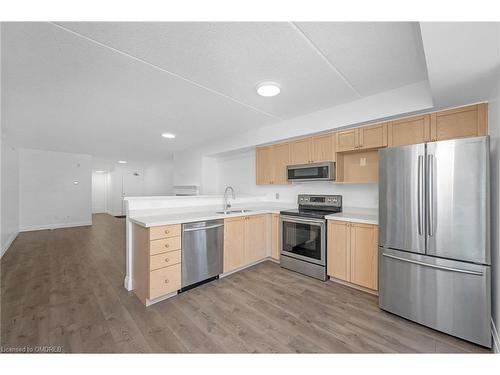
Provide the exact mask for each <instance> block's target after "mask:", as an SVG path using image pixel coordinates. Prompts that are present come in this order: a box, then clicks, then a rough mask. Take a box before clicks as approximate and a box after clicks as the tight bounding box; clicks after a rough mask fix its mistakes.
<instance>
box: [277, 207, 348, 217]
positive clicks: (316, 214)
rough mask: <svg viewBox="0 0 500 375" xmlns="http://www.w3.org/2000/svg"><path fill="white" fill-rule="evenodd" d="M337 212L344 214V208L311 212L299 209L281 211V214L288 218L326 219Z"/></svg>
mask: <svg viewBox="0 0 500 375" xmlns="http://www.w3.org/2000/svg"><path fill="white" fill-rule="evenodd" d="M337 212H342V207H339V208H338V209H335V210H311V209H300V208H298V209H295V210H287V211H280V214H281V215H288V216H301V217H312V218H315V219H324V218H325V216H327V215H331V214H334V213H337Z"/></svg>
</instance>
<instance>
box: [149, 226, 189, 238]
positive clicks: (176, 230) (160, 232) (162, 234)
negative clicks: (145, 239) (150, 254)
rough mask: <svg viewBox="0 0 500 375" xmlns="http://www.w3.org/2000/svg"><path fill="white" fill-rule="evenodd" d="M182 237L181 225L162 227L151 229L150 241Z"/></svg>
mask: <svg viewBox="0 0 500 375" xmlns="http://www.w3.org/2000/svg"><path fill="white" fill-rule="evenodd" d="M180 235H181V225H180V224H175V225H162V226H159V227H151V228H149V239H150V240H158V239H160V238H169V237H176V236H180Z"/></svg>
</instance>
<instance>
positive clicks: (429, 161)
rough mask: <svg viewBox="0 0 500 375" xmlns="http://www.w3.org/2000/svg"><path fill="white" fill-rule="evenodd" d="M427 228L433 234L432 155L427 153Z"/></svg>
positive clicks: (430, 234)
mask: <svg viewBox="0 0 500 375" xmlns="http://www.w3.org/2000/svg"><path fill="white" fill-rule="evenodd" d="M427 226H428V228H427V230H428V232H427V233H428V234H429V236H431V237H432V236H433V235H434V155H427Z"/></svg>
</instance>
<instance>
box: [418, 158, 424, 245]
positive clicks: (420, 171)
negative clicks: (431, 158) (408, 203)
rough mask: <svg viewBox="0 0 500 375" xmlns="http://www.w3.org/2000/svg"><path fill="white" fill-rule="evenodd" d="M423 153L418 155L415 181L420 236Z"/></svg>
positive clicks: (420, 233)
mask: <svg viewBox="0 0 500 375" xmlns="http://www.w3.org/2000/svg"><path fill="white" fill-rule="evenodd" d="M423 158H424V157H423V155H418V172H417V174H418V182H417V185H418V186H417V215H418V234H419V235H420V236H421V235H422V234H423V230H422V228H423V215H424V210H423V206H422V205H423V203H424V197H423V192H424V186H423V179H424V168H423V167H424V164H423Z"/></svg>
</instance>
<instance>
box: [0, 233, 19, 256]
mask: <svg viewBox="0 0 500 375" xmlns="http://www.w3.org/2000/svg"><path fill="white" fill-rule="evenodd" d="M18 234H19V232H14V233H12V234H11V235H10V237H9V238H7V242H6V243H5V244H4V245H3V246H2V250H1V253H0V258H1V257H3V256H4V254H5V253H6V252H7V250H9V247H10V245H12V242H14V240H15V239H16V238H17V235H18Z"/></svg>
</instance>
